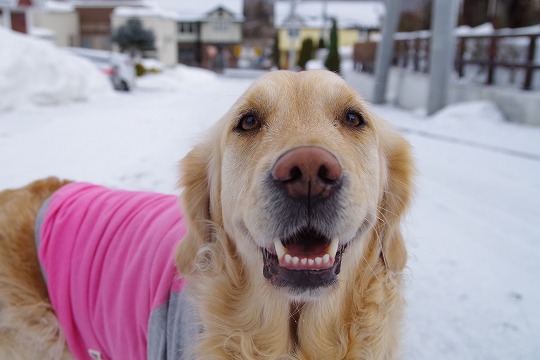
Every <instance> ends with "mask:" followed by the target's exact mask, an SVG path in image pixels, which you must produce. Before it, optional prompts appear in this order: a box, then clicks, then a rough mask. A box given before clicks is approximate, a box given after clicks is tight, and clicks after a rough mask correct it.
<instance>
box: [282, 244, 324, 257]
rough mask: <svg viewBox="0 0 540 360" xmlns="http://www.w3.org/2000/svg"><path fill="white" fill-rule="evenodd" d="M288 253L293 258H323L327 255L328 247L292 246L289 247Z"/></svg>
mask: <svg viewBox="0 0 540 360" xmlns="http://www.w3.org/2000/svg"><path fill="white" fill-rule="evenodd" d="M287 253H288V254H289V255H290V256H293V257H294V256H298V257H317V256H320V257H322V256H324V255H325V254H326V246H324V245H322V244H318V245H313V246H304V245H296V244H291V245H288V246H287Z"/></svg>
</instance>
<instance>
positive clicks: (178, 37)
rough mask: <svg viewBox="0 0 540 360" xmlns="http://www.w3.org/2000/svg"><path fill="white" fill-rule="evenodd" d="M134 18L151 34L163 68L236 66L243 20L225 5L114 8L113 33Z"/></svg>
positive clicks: (220, 67)
mask: <svg viewBox="0 0 540 360" xmlns="http://www.w3.org/2000/svg"><path fill="white" fill-rule="evenodd" d="M205 4H206V5H208V2H207V3H205ZM134 17H135V18H138V19H140V20H141V22H142V24H143V26H144V27H145V28H146V29H149V30H152V31H153V32H154V36H155V38H156V44H155V45H156V49H157V50H156V57H157V59H159V60H160V61H161V62H162V63H164V64H165V65H172V64H175V63H183V64H186V65H192V66H201V67H205V68H211V69H217V70H219V69H222V68H224V67H230V66H233V67H234V66H236V62H237V60H236V56H235V53H237V52H238V51H237V47H238V46H239V45H240V43H241V42H242V28H241V26H242V21H243V17H242V16H241V15H239V13H236V12H234V11H233V10H231V9H229V8H228V7H226V6H223V5H220V4H219V3H216V6H215V7H213V8H205V10H202V8H197V7H196V6H194V4H193V3H191V4H177V6H176V7H173V8H172V9H171V10H163V9H160V8H158V7H150V6H146V7H117V8H116V9H115V10H114V11H113V13H112V18H111V19H112V20H111V22H112V28H113V30H114V29H117V28H118V27H120V26H122V25H123V24H124V23H125V22H126V21H127V19H129V18H134Z"/></svg>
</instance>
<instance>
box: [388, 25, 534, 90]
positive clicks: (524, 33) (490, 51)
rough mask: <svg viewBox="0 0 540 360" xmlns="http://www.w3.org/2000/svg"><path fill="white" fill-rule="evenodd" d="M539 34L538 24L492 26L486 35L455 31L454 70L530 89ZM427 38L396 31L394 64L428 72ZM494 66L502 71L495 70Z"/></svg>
mask: <svg viewBox="0 0 540 360" xmlns="http://www.w3.org/2000/svg"><path fill="white" fill-rule="evenodd" d="M539 38H540V28H538V27H534V28H530V29H527V28H525V29H513V30H507V29H506V30H495V31H493V32H492V33H491V34H489V35H484V34H482V35H479V34H459V35H457V36H456V53H455V59H454V66H455V71H456V74H457V76H458V77H459V78H468V79H472V80H476V81H482V82H483V83H485V84H486V85H493V84H500V85H508V84H518V85H519V86H520V87H521V88H522V89H523V90H532V89H533V78H534V72H535V71H539V70H540V63H538V61H540V49H538V48H537V47H538V46H539V45H538V44H537V42H538V41H537V40H539ZM430 40H431V35H430V33H429V32H428V31H423V32H416V33H399V34H396V36H395V52H394V60H393V63H394V65H395V66H399V67H404V68H409V69H412V70H413V71H419V72H429V48H430ZM537 53H538V54H537ZM498 69H501V70H503V71H499V74H497V70H498ZM497 75H498V76H497Z"/></svg>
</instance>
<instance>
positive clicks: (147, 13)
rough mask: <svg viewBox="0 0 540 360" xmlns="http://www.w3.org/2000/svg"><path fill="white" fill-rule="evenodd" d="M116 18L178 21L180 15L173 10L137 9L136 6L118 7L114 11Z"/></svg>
mask: <svg viewBox="0 0 540 360" xmlns="http://www.w3.org/2000/svg"><path fill="white" fill-rule="evenodd" d="M112 14H113V16H115V17H160V18H165V19H171V20H175V21H178V20H179V16H178V13H176V12H175V11H171V10H165V9H162V8H159V7H157V6H148V7H136V6H118V7H116V8H115V9H114V10H113V13H112Z"/></svg>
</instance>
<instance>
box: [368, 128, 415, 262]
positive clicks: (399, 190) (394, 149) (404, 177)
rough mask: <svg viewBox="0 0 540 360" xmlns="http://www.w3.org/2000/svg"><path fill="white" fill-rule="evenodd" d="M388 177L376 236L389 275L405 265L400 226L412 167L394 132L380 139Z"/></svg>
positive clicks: (406, 147) (404, 146) (408, 149)
mask: <svg viewBox="0 0 540 360" xmlns="http://www.w3.org/2000/svg"><path fill="white" fill-rule="evenodd" d="M381 138H382V139H381V141H382V144H381V145H382V151H383V154H384V158H385V161H384V162H385V166H386V168H387V172H386V173H387V175H386V179H385V183H384V184H383V189H384V194H383V197H382V200H381V205H380V208H379V224H378V225H377V227H378V229H377V233H378V236H379V237H380V238H381V242H382V251H383V259H384V262H385V264H386V266H387V267H388V269H389V270H390V271H392V272H401V271H402V270H403V268H404V267H405V264H406V262H407V250H406V248H405V244H404V242H403V237H402V235H401V230H400V222H401V219H402V217H403V215H404V214H405V211H406V210H407V208H408V206H409V203H410V199H411V195H412V192H413V183H412V178H413V175H414V172H415V170H414V165H413V160H412V155H411V147H410V145H409V143H408V142H407V141H406V140H405V139H404V138H402V137H401V136H400V135H399V134H397V133H396V132H395V131H394V130H393V129H384V134H383V135H382V136H381Z"/></svg>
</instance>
